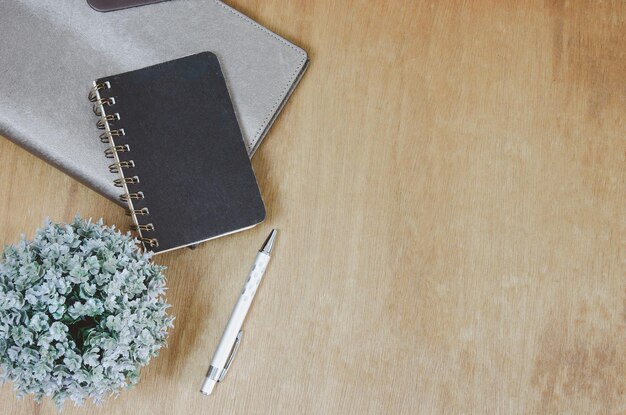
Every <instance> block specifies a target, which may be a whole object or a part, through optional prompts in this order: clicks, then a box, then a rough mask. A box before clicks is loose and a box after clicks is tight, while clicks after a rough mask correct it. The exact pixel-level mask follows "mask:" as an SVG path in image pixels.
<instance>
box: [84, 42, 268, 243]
mask: <svg viewBox="0 0 626 415" xmlns="http://www.w3.org/2000/svg"><path fill="white" fill-rule="evenodd" d="M98 84H102V85H104V86H103V87H102V89H101V90H99V91H98V94H99V96H98V98H99V99H100V101H98V102H102V103H104V104H103V105H100V106H99V107H97V108H100V109H101V110H102V111H103V113H104V115H105V116H106V115H108V116H109V118H110V117H114V118H115V119H113V120H109V121H108V125H107V130H106V132H108V131H109V129H110V130H111V131H115V130H120V129H123V131H124V135H123V136H113V137H111V138H112V140H111V143H110V144H111V146H112V148H113V147H117V148H118V149H120V146H125V145H128V148H126V149H124V148H122V149H121V150H120V151H116V152H115V154H113V155H114V156H116V157H117V159H112V160H111V161H112V162H121V163H123V162H130V161H131V160H132V162H133V164H134V167H127V168H122V169H121V175H122V176H123V177H125V178H128V179H131V178H134V177H136V178H138V180H139V183H130V184H124V185H123V186H126V188H125V189H124V188H123V189H121V190H122V191H124V190H126V191H127V192H129V193H131V194H133V193H139V192H141V194H142V195H143V198H142V199H140V200H131V203H129V207H130V208H131V209H132V210H134V211H141V210H142V209H143V208H147V209H148V212H149V213H148V214H147V215H136V216H133V219H134V220H135V221H136V224H138V225H148V224H152V225H153V227H154V230H152V231H151V230H145V229H144V230H140V236H141V237H142V238H145V239H146V241H144V246H145V247H146V249H151V250H153V251H154V252H164V251H168V250H171V249H174V248H179V247H182V246H186V245H191V244H196V243H198V242H202V241H205V240H208V239H211V238H215V237H218V236H221V235H225V234H228V233H232V232H236V231H239V230H243V229H245V228H249V227H251V226H254V225H256V224H257V223H259V222H261V221H263V219H264V218H265V207H264V206H263V200H262V199H261V194H260V192H259V187H258V185H257V182H256V178H255V176H254V172H253V171H252V166H251V164H250V159H249V158H248V153H247V151H246V147H245V144H244V141H243V137H242V135H241V131H240V129H239V124H238V122H237V118H236V115H235V111H234V109H233V105H232V103H231V99H230V96H229V94H228V89H227V87H226V82H225V81H224V76H223V75H222V71H221V69H220V64H219V62H218V59H217V57H216V56H215V55H214V54H213V53H210V52H203V53H200V54H197V55H192V56H187V57H184V58H180V59H176V60H173V61H169V62H165V63H161V64H158V65H154V66H150V67H147V68H144V69H139V70H135V71H131V72H126V73H123V74H120V75H115V76H110V77H106V78H101V79H98V80H97V81H96V83H95V85H98ZM110 97H114V100H115V101H114V103H113V102H111V101H109V104H110V105H107V104H106V103H107V101H108V98H110ZM116 114H119V115H116ZM117 118H119V119H117ZM106 132H105V134H106ZM124 150H127V151H124ZM148 239H156V240H157V241H158V246H150V245H149V244H148V243H147V242H149V241H147V240H148Z"/></svg>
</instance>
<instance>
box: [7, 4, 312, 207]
mask: <svg viewBox="0 0 626 415" xmlns="http://www.w3.org/2000/svg"><path fill="white" fill-rule="evenodd" d="M0 28H2V30H1V33H0V61H1V62H2V76H0V135H3V136H5V137H7V138H9V139H10V140H12V141H14V142H16V143H17V144H19V145H21V146H23V147H25V148H26V149H27V150H29V151H31V152H32V153H34V154H36V155H37V156H39V157H41V158H43V159H45V160H46V161H48V162H49V163H51V164H52V165H54V166H56V167H58V168H60V169H61V170H63V171H65V172H66V173H68V174H69V175H71V176H73V177H74V178H76V179H78V180H79V181H81V182H82V183H84V184H85V185H87V186H89V187H91V188H92V189H94V190H96V191H97V192H99V193H101V194H103V195H105V196H106V197H108V198H109V199H111V200H114V201H116V202H117V203H119V204H123V202H120V201H119V199H118V198H117V197H118V195H119V189H117V188H115V187H114V186H113V185H112V183H111V180H110V173H109V170H108V163H107V160H106V159H105V158H104V157H102V152H103V151H104V150H105V149H106V147H107V145H106V144H103V143H101V142H100V141H99V140H98V139H97V137H94V134H93V118H92V115H91V114H90V113H89V111H85V86H86V85H90V84H91V82H92V81H93V80H94V79H98V78H100V77H101V76H103V75H106V74H114V73H123V72H127V71H131V70H135V69H139V68H143V67H147V66H151V65H155V64H158V63H161V62H166V61H169V60H172V59H176V58H179V57H181V56H186V55H192V54H195V53H200V52H203V51H207V50H210V51H212V52H214V53H215V54H216V55H217V57H218V58H219V60H220V63H221V66H222V71H223V73H224V78H225V79H226V84H227V86H228V89H229V92H230V95H231V97H232V101H233V105H234V108H235V112H236V115H237V118H238V120H239V125H240V128H241V132H242V136H243V139H244V142H245V145H246V149H247V151H248V154H249V155H250V156H251V155H252V154H253V153H254V151H255V150H256V149H257V148H258V146H259V144H260V142H261V140H262V139H263V137H264V136H265V135H266V133H267V131H268V129H269V128H270V126H271V125H272V123H273V121H274V119H275V118H276V116H277V115H278V113H279V112H280V110H281V109H282V107H283V105H284V104H285V102H286V101H287V99H288V98H289V96H290V94H291V92H292V91H293V88H294V87H295V85H296V84H297V83H298V81H299V80H300V77H301V76H302V74H303V73H304V70H305V69H306V66H307V64H308V58H307V54H306V53H305V52H304V51H303V50H302V49H300V48H299V47H297V46H295V45H293V44H292V43H290V42H288V41H286V40H285V39H283V38H281V37H280V36H278V35H276V34H275V33H273V32H271V31H269V30H268V29H266V28H264V27H262V26H260V25H259V24H258V23H256V22H254V21H253V20H251V19H249V18H248V17H246V16H244V15H243V14H241V13H239V12H237V11H236V10H234V9H232V8H230V7H229V6H227V5H225V4H223V3H221V2H219V1H215V0H172V1H164V2H157V3H153V4H146V5H140V6H138V7H133V8H127V9H123V10H115V11H109V12H106V13H102V12H99V11H96V10H95V9H93V8H92V7H91V6H90V5H89V4H88V3H87V1H84V0H80V1H79V0H75V1H59V0H12V1H2V2H0Z"/></svg>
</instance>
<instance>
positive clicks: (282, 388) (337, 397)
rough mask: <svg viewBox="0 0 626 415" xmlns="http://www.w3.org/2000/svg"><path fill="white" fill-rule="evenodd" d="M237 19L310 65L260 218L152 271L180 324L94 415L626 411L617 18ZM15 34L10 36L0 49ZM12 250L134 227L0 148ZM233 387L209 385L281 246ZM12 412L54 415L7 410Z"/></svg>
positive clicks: (13, 403)
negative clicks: (73, 224) (40, 233)
mask: <svg viewBox="0 0 626 415" xmlns="http://www.w3.org/2000/svg"><path fill="white" fill-rule="evenodd" d="M229 4H231V5H233V6H235V7H236V8H238V9H240V10H242V11H243V12H245V13H247V14H248V15H250V16H251V17H253V18H255V19H257V20H258V21H260V22H261V23H263V24H266V25H267V26H269V27H270V28H271V29H273V30H275V31H277V32H278V33H280V34H282V35H283V36H285V37H286V38H287V39H290V40H292V41H294V42H295V43H297V44H299V45H301V46H302V47H304V48H305V49H306V50H307V51H308V52H309V53H310V58H311V66H310V67H309V70H308V72H307V74H306V75H305V77H304V79H303V81H302V83H301V85H300V86H299V87H298V88H297V90H296V91H295V93H294V95H293V97H292V98H291V100H290V102H289V103H288V105H287V106H286V108H285V110H284V112H283V113H282V115H281V116H280V118H279V119H278V121H277V123H276V124H275V125H274V127H273V128H272V130H271V131H270V133H269V136H268V137H267V139H266V141H265V142H264V143H263V145H262V146H261V149H260V150H259V152H258V153H257V154H256V155H255V157H254V160H253V164H254V168H255V171H256V173H257V175H258V179H259V183H260V186H261V189H262V192H263V195H264V198H265V201H266V204H267V208H268V217H267V220H266V221H265V223H264V224H262V225H260V226H258V227H257V228H255V229H253V230H250V231H247V232H243V233H239V234H236V235H232V236H229V237H225V238H221V239H219V240H215V241H212V242H209V243H206V244H204V245H202V246H201V247H200V248H198V249H197V250H195V251H191V250H178V251H175V252H171V253H168V254H164V255H162V256H159V257H157V261H158V262H159V263H161V264H163V265H166V266H167V267H168V268H169V270H168V272H167V274H168V284H169V291H168V299H169V301H170V302H171V303H172V304H173V305H174V307H173V312H174V314H175V315H176V322H175V323H176V326H175V328H174V329H173V330H172V331H171V334H170V337H169V347H168V348H167V349H165V350H164V351H163V352H162V353H161V355H160V356H159V357H158V358H156V359H155V360H154V361H153V362H152V363H151V364H150V365H149V366H148V367H146V368H145V369H144V370H143V371H142V379H141V382H140V384H139V385H137V386H136V387H135V388H134V389H131V390H129V391H124V392H123V393H122V394H121V395H120V396H119V398H118V399H116V400H113V399H110V400H108V401H107V402H106V403H105V405H104V406H103V407H101V408H96V407H94V406H93V405H92V404H88V405H87V406H86V407H85V408H83V409H74V407H73V405H72V404H68V405H66V408H65V410H64V412H63V413H65V414H78V413H86V411H87V410H89V411H91V413H92V414H107V415H110V414H129V413H133V414H137V415H139V414H199V413H202V414H208V413H230V414H257V413H273V414H274V413H284V414H301V413H302V414H304V413H307V414H308V413H319V414H329V413H338V414H346V413H355V414H362V413H375V414H379V413H380V414H382V413H385V414H397V413H403V414H413V413H424V414H430V413H442V414H444V413H445V414H453V413H459V414H460V413H479V414H483V413H534V414H546V413H584V414H593V413H598V414H616V413H626V331H625V325H626V272H625V270H626V255H625V252H626V219H625V218H626V208H625V206H626V204H625V202H626V198H625V196H626V188H625V185H626V169H625V167H626V164H625V162H626V156H625V153H626V140H625V137H626V121H625V120H626V77H625V75H626V7H625V5H624V3H623V2H621V1H602V2H600V1H594V2H582V1H581V2H577V1H545V2H542V1H537V2H529V3H525V2H524V4H522V2H517V1H495V0H494V1H487V0H478V1H441V2H435V1H407V2H404V3H401V2H400V1H389V2H383V1H370V2H365V1H360V2H344V1H331V0H325V1H316V2H312V1H311V2H310V1H306V0H300V1H293V0H292V1H287V0H264V1H261V0H256V1H244V0H236V1H230V2H229ZM0 35H1V32H0ZM0 166H1V169H0V243H1V244H8V243H13V242H15V241H17V240H18V238H19V235H20V234H21V233H22V232H24V233H26V234H27V235H29V236H30V235H32V234H33V231H34V229H35V228H36V227H38V226H39V225H41V224H42V223H43V221H44V219H45V218H46V217H47V216H49V217H50V218H52V219H53V220H63V221H68V220H70V219H71V218H72V217H73V216H74V214H75V213H76V212H80V213H81V214H82V215H84V216H87V217H94V218H99V217H103V218H104V219H105V221H106V222H107V223H109V224H116V225H118V226H122V227H123V228H125V229H127V224H128V222H127V219H126V217H125V216H124V214H123V212H122V210H121V209H120V208H118V207H117V206H115V205H114V204H112V203H110V202H108V201H107V200H105V199H104V198H102V197H101V196H99V195H97V194H96V193H94V192H93V191H91V190H89V189H87V188H86V187H84V186H82V185H80V184H78V183H77V182H75V181H74V180H72V179H70V178H68V177H66V176H65V175H64V174H63V173H61V172H59V171H57V170H55V169H54V168H52V167H50V166H48V165H47V164H45V163H44V162H42V161H40V160H38V159H37V158H35V157H34V156H32V155H30V154H28V153H27V152H25V151H24V150H22V149H20V148H18V147H17V146H15V145H14V144H12V143H10V142H9V141H8V140H4V139H2V140H0ZM272 227H278V228H280V235H279V239H278V243H277V246H276V249H275V257H274V260H273V263H272V264H271V265H270V268H269V270H268V273H267V275H266V279H265V281H264V283H263V286H262V287H261V289H260V291H259V295H258V296H257V301H256V302H255V304H254V306H253V309H252V312H251V315H250V318H249V320H248V324H247V325H246V327H245V335H244V338H243V342H242V346H241V349H240V351H239V353H238V355H237V358H236V359H235V362H234V365H233V368H232V371H231V372H230V373H229V376H228V378H227V380H226V381H225V382H224V383H223V384H221V385H220V386H219V388H218V390H217V391H216V393H215V395H214V396H212V397H210V398H206V397H203V396H201V395H200V393H199V392H198V388H199V386H200V383H201V381H202V379H203V376H204V374H205V371H206V369H207V367H208V364H209V360H210V357H211V354H212V352H213V350H214V348H215V347H216V344H217V342H218V340H219V337H220V335H221V332H222V329H223V327H224V324H225V323H226V321H227V318H228V315H229V313H230V310H231V307H232V305H233V303H234V301H235V299H236V296H237V295H238V292H239V290H240V289H241V286H242V283H243V280H244V278H245V274H246V272H247V270H248V268H249V266H250V264H251V261H252V259H253V257H254V252H255V250H256V249H258V247H259V244H260V243H261V242H262V240H263V239H264V237H265V236H266V234H267V233H268V231H269V230H270V229H271V228H272ZM0 407H1V408H2V410H1V412H2V413H11V414H32V413H41V414H55V413H56V411H55V409H54V406H53V405H52V403H51V402H50V401H49V400H45V402H44V403H43V404H42V405H41V406H37V405H36V404H34V403H33V400H32V398H30V397H28V398H25V399H23V400H17V399H16V398H15V395H14V393H13V391H12V386H11V385H4V386H3V387H2V388H1V389H0Z"/></svg>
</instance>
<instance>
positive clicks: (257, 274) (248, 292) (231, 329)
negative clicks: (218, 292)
mask: <svg viewBox="0 0 626 415" xmlns="http://www.w3.org/2000/svg"><path fill="white" fill-rule="evenodd" d="M269 260H270V256H269V255H267V254H266V253H263V252H259V253H258V254H257V256H256V260H255V261H254V264H253V265H252V268H251V269H250V273H249V274H248V278H247V279H246V283H245V284H244V287H243V290H242V291H241V294H240V296H239V299H238V300H237V303H236V304H235V307H234V308H233V311H232V313H231V315H230V319H229V320H228V324H226V329H225V330H224V334H223V335H222V338H221V340H220V343H219V345H218V346H217V350H216V351H215V355H213V360H212V361H211V366H213V367H215V368H218V369H220V370H223V369H224V367H225V365H226V362H227V360H228V357H229V356H230V353H231V350H232V348H233V345H234V343H235V339H236V337H237V334H238V333H239V330H241V327H242V325H243V322H244V320H245V318H246V315H247V314H248V310H249V309H250V305H252V300H253V299H254V296H255V295H256V291H257V289H258V287H259V284H260V283H261V280H262V279H263V274H264V273H265V269H266V268H267V264H268V263H269Z"/></svg>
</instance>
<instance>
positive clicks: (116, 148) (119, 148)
mask: <svg viewBox="0 0 626 415" xmlns="http://www.w3.org/2000/svg"><path fill="white" fill-rule="evenodd" d="M107 89H111V83H110V82H108V81H106V82H103V83H95V82H94V85H93V88H92V89H91V91H90V92H89V101H91V102H93V112H94V114H96V115H97V116H98V117H100V119H99V120H98V122H97V123H96V126H97V127H98V128H99V129H101V130H104V132H103V133H102V134H100V137H99V138H100V141H101V142H102V143H106V144H109V148H107V149H106V150H105V151H104V155H105V157H107V158H112V159H115V162H114V163H112V164H110V165H109V171H110V172H111V173H118V174H119V175H120V178H118V179H116V180H114V181H113V184H114V185H115V186H116V187H121V188H123V189H124V191H125V192H124V193H123V194H121V195H120V196H119V198H120V200H121V201H123V202H126V203H128V210H127V211H126V215H128V216H130V217H132V219H133V224H132V225H131V226H130V227H131V229H132V230H134V231H137V232H138V233H139V240H140V241H141V243H142V244H143V245H144V247H145V248H157V247H158V246H159V241H158V240H157V239H156V238H147V237H144V235H143V233H144V232H154V225H153V224H152V223H147V224H140V223H139V221H138V219H137V217H138V216H147V215H150V211H149V210H148V208H147V207H143V208H141V209H135V208H134V206H133V200H142V199H144V197H145V196H144V194H143V192H140V191H137V192H130V191H129V188H128V185H131V184H138V183H139V177H137V176H129V177H125V176H124V170H125V169H131V168H134V167H135V162H134V161H133V160H123V161H122V160H120V157H119V155H118V153H127V152H130V146H129V145H128V144H116V143H115V137H123V136H125V135H126V132H125V131H124V129H123V128H117V127H116V128H115V129H113V128H111V127H112V125H113V124H116V123H117V121H119V120H120V114H119V113H117V112H113V113H111V114H107V113H106V111H105V107H107V108H109V107H112V106H114V105H116V103H117V101H116V98H115V97H101V96H100V92H101V91H104V90H107Z"/></svg>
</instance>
